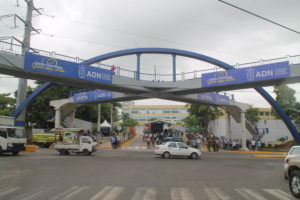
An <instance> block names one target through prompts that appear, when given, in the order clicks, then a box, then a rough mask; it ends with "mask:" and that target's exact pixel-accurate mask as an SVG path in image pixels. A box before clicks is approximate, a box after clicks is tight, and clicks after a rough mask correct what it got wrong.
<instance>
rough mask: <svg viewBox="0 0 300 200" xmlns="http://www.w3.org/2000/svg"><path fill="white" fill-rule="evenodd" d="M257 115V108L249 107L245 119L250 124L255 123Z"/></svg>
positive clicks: (257, 119)
mask: <svg viewBox="0 0 300 200" xmlns="http://www.w3.org/2000/svg"><path fill="white" fill-rule="evenodd" d="M258 114H259V110H258V108H253V107H252V106H250V108H248V109H247V110H246V116H247V119H248V120H249V121H250V122H252V123H257V122H258V121H259V119H260V118H259V115H258Z"/></svg>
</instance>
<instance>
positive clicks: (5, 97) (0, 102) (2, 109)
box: [0, 93, 16, 116]
mask: <svg viewBox="0 0 300 200" xmlns="http://www.w3.org/2000/svg"><path fill="white" fill-rule="evenodd" d="M15 109H16V99H15V98H12V97H10V94H9V93H4V94H0V115H5V116H10V115H11V114H12V113H13V111H14V110H15Z"/></svg>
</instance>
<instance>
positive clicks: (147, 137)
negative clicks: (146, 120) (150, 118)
mask: <svg viewBox="0 0 300 200" xmlns="http://www.w3.org/2000/svg"><path fill="white" fill-rule="evenodd" d="M168 136H169V131H168V129H165V130H164V131H163V132H161V133H151V132H149V133H145V134H144V141H146V143H147V148H148V149H150V148H151V147H153V148H154V147H155V145H156V144H158V143H159V141H160V140H161V139H163V138H165V137H168Z"/></svg>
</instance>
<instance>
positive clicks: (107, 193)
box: [90, 186, 124, 200]
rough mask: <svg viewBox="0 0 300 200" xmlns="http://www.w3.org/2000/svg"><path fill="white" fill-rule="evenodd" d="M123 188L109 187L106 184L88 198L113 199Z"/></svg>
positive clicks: (98, 199) (94, 199) (97, 199)
mask: <svg viewBox="0 0 300 200" xmlns="http://www.w3.org/2000/svg"><path fill="white" fill-rule="evenodd" d="M123 190H124V188H123V187H110V186H106V187H104V188H103V189H102V190H100V191H99V192H98V193H97V194H96V195H95V196H93V197H92V198H91V199H90V200H115V199H117V198H118V196H119V195H120V194H121V193H122V191H123Z"/></svg>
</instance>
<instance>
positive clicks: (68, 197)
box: [63, 186, 89, 200]
mask: <svg viewBox="0 0 300 200" xmlns="http://www.w3.org/2000/svg"><path fill="white" fill-rule="evenodd" d="M87 188H89V187H88V186H83V187H78V189H77V190H74V192H71V193H70V194H68V195H67V196H65V197H64V198H63V199H64V200H67V199H70V198H71V197H74V196H75V195H76V194H78V193H79V192H81V191H83V190H85V189H87Z"/></svg>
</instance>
